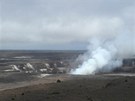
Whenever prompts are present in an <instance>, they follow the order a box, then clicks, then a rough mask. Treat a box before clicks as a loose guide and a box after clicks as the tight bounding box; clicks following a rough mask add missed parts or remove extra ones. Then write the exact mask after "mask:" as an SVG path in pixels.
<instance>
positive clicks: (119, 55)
mask: <svg viewBox="0 0 135 101" xmlns="http://www.w3.org/2000/svg"><path fill="white" fill-rule="evenodd" d="M134 39H135V36H134V34H130V33H126V34H119V35H116V36H115V37H111V38H110V37H105V36H100V38H93V39H91V41H90V45H89V48H88V52H87V53H85V54H84V55H83V56H82V57H81V58H83V62H82V64H81V65H79V66H78V68H77V69H75V70H73V71H72V74H82V75H87V74H95V73H97V72H99V71H100V72H108V71H111V70H113V69H114V68H117V67H120V66H121V65H122V60H123V59H124V58H130V57H133V56H134V55H135V42H134Z"/></svg>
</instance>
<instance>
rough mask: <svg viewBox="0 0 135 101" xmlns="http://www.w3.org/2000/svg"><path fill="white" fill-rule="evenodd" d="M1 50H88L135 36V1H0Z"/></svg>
mask: <svg viewBox="0 0 135 101" xmlns="http://www.w3.org/2000/svg"><path fill="white" fill-rule="evenodd" d="M0 4H1V5H0V18H1V20H0V49H57V50H63V49H68V50H72V49H76V50H77V49H80V50H82V49H86V48H87V46H88V44H89V41H90V40H91V38H93V37H99V36H101V35H102V36H109V37H110V36H111V37H113V36H116V35H118V34H119V33H133V34H135V0H0Z"/></svg>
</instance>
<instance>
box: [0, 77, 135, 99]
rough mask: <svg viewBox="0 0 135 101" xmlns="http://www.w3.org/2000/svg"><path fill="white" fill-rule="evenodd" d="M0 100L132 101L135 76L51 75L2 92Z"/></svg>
mask: <svg viewBox="0 0 135 101" xmlns="http://www.w3.org/2000/svg"><path fill="white" fill-rule="evenodd" d="M49 80H50V82H49ZM0 101H135V77H134V76H118V75H117V76H115V75H95V76H93V75H89V76H72V75H62V76H52V77H49V79H48V78H43V79H42V80H38V81H37V82H36V83H33V85H32V83H31V85H27V86H24V87H18V88H11V89H6V90H1V91H0Z"/></svg>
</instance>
